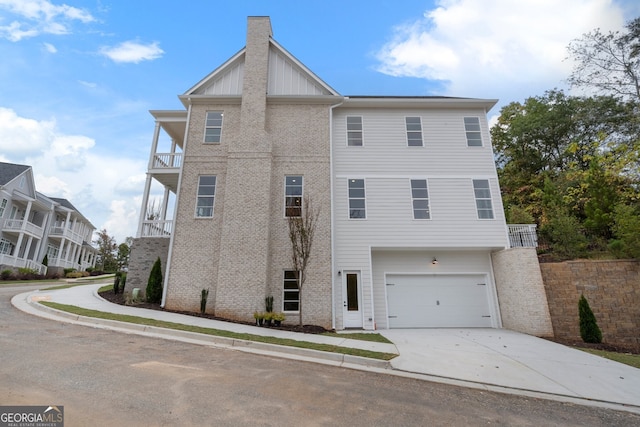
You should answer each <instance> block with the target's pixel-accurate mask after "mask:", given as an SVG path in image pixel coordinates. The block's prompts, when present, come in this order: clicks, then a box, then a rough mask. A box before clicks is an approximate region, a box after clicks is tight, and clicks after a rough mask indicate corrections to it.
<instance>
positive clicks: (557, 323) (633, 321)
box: [540, 260, 640, 346]
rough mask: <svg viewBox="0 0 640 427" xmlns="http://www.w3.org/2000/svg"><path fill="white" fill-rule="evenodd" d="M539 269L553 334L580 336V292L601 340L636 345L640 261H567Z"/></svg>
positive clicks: (639, 334)
mask: <svg viewBox="0 0 640 427" xmlns="http://www.w3.org/2000/svg"><path fill="white" fill-rule="evenodd" d="M540 269H541V271H542V277H543V280H544V285H545V290H546V294H547V299H548V301H549V310H550V312H551V320H552V322H553V330H554V332H555V336H556V337H557V338H562V339H570V340H581V338H580V325H579V316H578V300H579V298H580V295H581V294H584V296H585V298H586V299H587V301H588V302H589V306H590V307H591V310H593V313H594V314H595V317H596V320H597V322H598V326H599V327H600V329H601V330H602V339H603V341H604V342H607V343H615V344H623V345H629V346H640V261H637V260H636V261H634V260H617V261H567V262H562V263H542V264H540Z"/></svg>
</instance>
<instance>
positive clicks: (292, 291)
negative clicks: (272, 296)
mask: <svg viewBox="0 0 640 427" xmlns="http://www.w3.org/2000/svg"><path fill="white" fill-rule="evenodd" d="M282 288H283V295H282V311H298V310H299V309H300V289H299V288H298V272H297V271H295V270H285V272H284V282H283V286H282Z"/></svg>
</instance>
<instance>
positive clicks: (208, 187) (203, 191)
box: [196, 175, 216, 218]
mask: <svg viewBox="0 0 640 427" xmlns="http://www.w3.org/2000/svg"><path fill="white" fill-rule="evenodd" d="M215 196H216V177H215V175H203V176H200V177H199V179H198V198H197V202H196V217H198V218H211V217H213V202H214V200H215Z"/></svg>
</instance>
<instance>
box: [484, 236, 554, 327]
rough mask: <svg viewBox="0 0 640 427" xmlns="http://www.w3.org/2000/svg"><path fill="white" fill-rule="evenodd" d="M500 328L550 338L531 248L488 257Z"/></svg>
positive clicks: (498, 253) (544, 304) (545, 309)
mask: <svg viewBox="0 0 640 427" xmlns="http://www.w3.org/2000/svg"><path fill="white" fill-rule="evenodd" d="M491 259H492V263H493V271H494V275H495V280H496V289H497V292H498V299H499V301H500V315H501V317H502V326H503V327H505V328H507V329H511V330H514V331H518V332H523V333H526V334H531V335H536V336H539V337H552V336H553V328H552V322H551V317H550V314H549V309H548V304H547V297H546V294H545V288H544V284H543V281H542V275H541V274H540V268H539V265H538V258H537V254H536V250H535V248H514V249H507V250H503V251H500V252H496V253H494V254H492V255H491Z"/></svg>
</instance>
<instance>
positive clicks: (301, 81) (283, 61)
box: [180, 38, 339, 98]
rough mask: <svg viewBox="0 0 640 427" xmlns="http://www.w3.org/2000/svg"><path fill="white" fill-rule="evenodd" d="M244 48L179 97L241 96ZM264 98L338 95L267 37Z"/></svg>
mask: <svg viewBox="0 0 640 427" xmlns="http://www.w3.org/2000/svg"><path fill="white" fill-rule="evenodd" d="M245 51H246V47H245V48H242V49H241V50H240V51H239V52H238V53H236V54H235V55H233V56H232V57H231V58H229V59H228V60H227V61H226V62H224V63H223V64H222V65H221V66H219V67H218V68H216V69H215V70H214V71H213V72H211V73H210V74H209V75H208V76H206V77H205V78H204V79H202V80H200V81H199V82H198V83H197V84H196V85H195V86H193V87H191V88H190V89H189V90H187V91H186V92H185V93H184V95H182V96H181V97H180V98H184V97H188V96H191V95H208V96H241V95H242V84H243V78H244V60H245ZM267 95H299V96H315V95H318V96H322V95H333V96H339V94H338V92H336V91H335V90H334V89H333V88H331V86H329V85H328V84H326V83H325V82H324V81H322V79H320V78H319V77H318V76H316V75H315V74H314V73H313V72H312V71H311V70H310V69H308V68H307V67H306V66H305V65H304V64H302V63H301V62H300V61H298V59H296V58H295V57H294V56H293V55H291V54H290V53H289V52H288V51H287V50H286V49H285V48H283V47H282V46H281V45H280V44H278V43H277V42H276V41H275V40H273V39H272V38H269V82H268V85H267Z"/></svg>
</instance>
